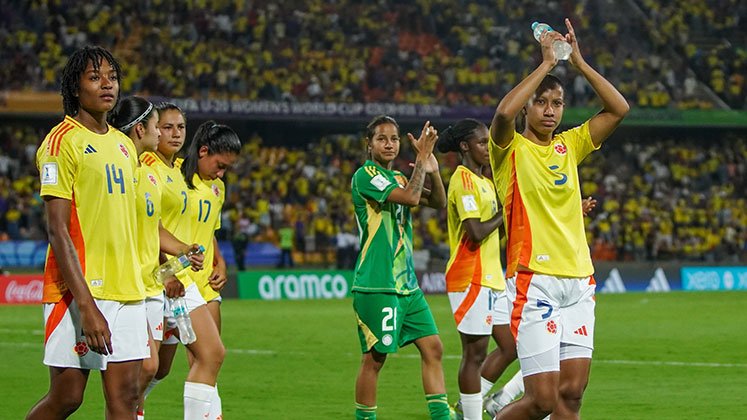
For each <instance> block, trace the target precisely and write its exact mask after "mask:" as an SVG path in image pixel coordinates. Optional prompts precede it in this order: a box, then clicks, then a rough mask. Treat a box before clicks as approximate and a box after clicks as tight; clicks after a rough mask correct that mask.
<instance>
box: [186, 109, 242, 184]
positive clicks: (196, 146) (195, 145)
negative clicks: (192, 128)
mask: <svg viewBox="0 0 747 420" xmlns="http://www.w3.org/2000/svg"><path fill="white" fill-rule="evenodd" d="M202 146H207V149H208V155H213V154H216V153H233V154H236V155H238V154H239V152H240V151H241V140H239V136H238V135H237V134H236V132H235V131H233V129H232V128H231V127H229V126H227V125H223V124H217V123H216V122H215V121H208V122H206V123H203V124H202V125H200V126H199V127H198V128H197V132H196V133H195V136H194V138H193V139H192V143H190V145H189V150H188V151H187V157H185V158H184V162H182V174H184V181H185V182H186V183H187V186H188V187H189V188H190V189H192V190H193V189H195V184H194V182H192V178H193V177H194V175H195V173H196V172H197V161H198V160H199V159H200V153H199V152H200V148H202Z"/></svg>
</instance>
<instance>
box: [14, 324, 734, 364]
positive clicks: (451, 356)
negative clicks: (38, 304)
mask: <svg viewBox="0 0 747 420" xmlns="http://www.w3.org/2000/svg"><path fill="white" fill-rule="evenodd" d="M0 332H2V329H0ZM0 347H23V348H38V349H39V350H40V351H41V350H43V348H44V343H42V342H38V343H37V342H33V343H32V342H16V343H13V342H0ZM226 352H228V353H232V354H243V355H249V356H308V355H310V354H311V353H309V352H304V351H276V350H260V349H236V348H227V349H226ZM345 356H347V357H359V355H358V354H354V353H346V354H345ZM389 357H394V358H401V359H419V358H420V355H417V354H397V353H394V354H391V355H389ZM461 357H462V356H461V355H456V354H445V355H444V356H443V358H444V359H461ZM597 363H602V364H609V365H639V366H683V367H711V368H747V363H713V362H679V361H670V360H614V359H612V360H604V359H594V360H593V362H592V364H597Z"/></svg>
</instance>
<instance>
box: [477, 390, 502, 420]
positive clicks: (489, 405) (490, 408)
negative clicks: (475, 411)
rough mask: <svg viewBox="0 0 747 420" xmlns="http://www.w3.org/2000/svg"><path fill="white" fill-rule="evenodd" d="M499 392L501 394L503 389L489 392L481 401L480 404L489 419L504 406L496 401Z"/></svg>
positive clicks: (499, 395) (498, 397)
mask: <svg viewBox="0 0 747 420" xmlns="http://www.w3.org/2000/svg"><path fill="white" fill-rule="evenodd" d="M501 394H503V389H500V390H498V391H496V392H494V393H492V394H489V395H488V396H487V397H485V399H484V400H483V402H482V406H483V408H484V409H485V412H486V413H488V415H489V416H490V418H491V419H492V418H494V417H495V415H496V414H498V412H499V411H501V408H503V407H504V404H501V403H499V402H498V400H499V399H500V397H501Z"/></svg>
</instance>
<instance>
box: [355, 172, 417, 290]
mask: <svg viewBox="0 0 747 420" xmlns="http://www.w3.org/2000/svg"><path fill="white" fill-rule="evenodd" d="M405 185H407V178H405V176H404V174H402V173H401V172H399V171H390V170H388V169H384V168H382V167H381V166H379V165H377V164H375V163H374V162H372V161H370V160H367V161H366V163H364V164H363V166H362V167H360V168H359V169H358V170H357V171H356V172H355V174H354V175H353V181H352V186H351V189H352V194H353V206H354V207H355V218H356V221H357V222H358V230H359V231H360V244H361V251H360V254H359V255H358V262H357V264H356V266H355V280H354V282H353V291H354V292H369V293H398V294H401V295H407V294H410V293H412V292H414V291H416V290H418V281H417V278H416V277H415V266H414V265H413V260H412V217H411V216H410V208H409V207H407V206H404V205H401V204H396V203H391V202H388V201H387V197H389V194H391V192H392V191H394V189H395V188H404V187H405Z"/></svg>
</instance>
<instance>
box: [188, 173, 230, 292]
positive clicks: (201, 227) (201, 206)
mask: <svg viewBox="0 0 747 420" xmlns="http://www.w3.org/2000/svg"><path fill="white" fill-rule="evenodd" d="M192 181H193V182H194V185H195V189H194V190H189V202H190V217H191V218H192V226H193V229H192V230H193V236H192V241H191V242H194V243H198V244H200V245H202V246H204V247H205V262H204V263H203V265H204V267H205V268H204V269H203V270H201V271H197V272H190V273H189V275H190V276H191V277H192V279H193V280H194V282H195V283H196V284H197V288H198V289H200V294H202V297H203V298H205V300H206V301H208V302H209V301H211V300H213V299H215V298H216V297H218V296H220V293H218V292H216V291H215V290H213V289H212V288H211V287H210V285H209V284H208V277H210V274H211V273H212V272H213V262H214V260H215V246H214V244H213V238H215V231H216V230H218V229H220V217H221V210H222V209H223V202H224V201H225V199H226V186H225V184H223V181H222V180H221V179H220V178H216V179H214V180H203V179H201V178H200V176H199V175H198V174H195V175H194V178H193V179H192Z"/></svg>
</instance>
